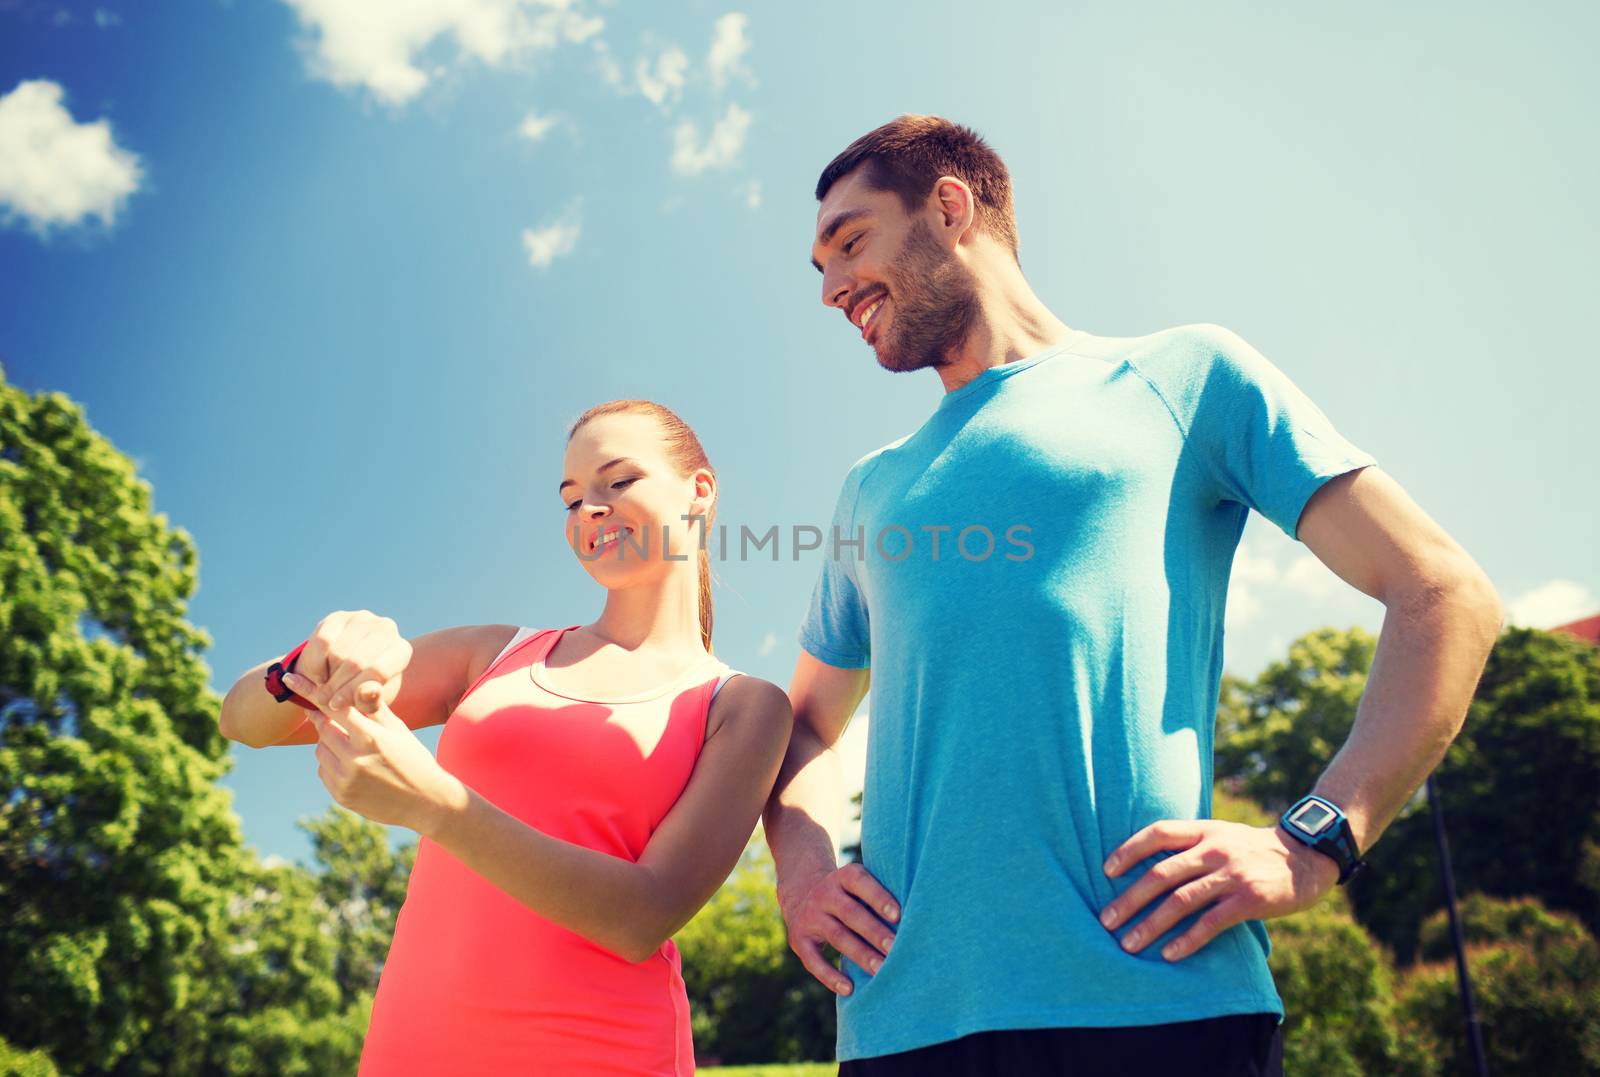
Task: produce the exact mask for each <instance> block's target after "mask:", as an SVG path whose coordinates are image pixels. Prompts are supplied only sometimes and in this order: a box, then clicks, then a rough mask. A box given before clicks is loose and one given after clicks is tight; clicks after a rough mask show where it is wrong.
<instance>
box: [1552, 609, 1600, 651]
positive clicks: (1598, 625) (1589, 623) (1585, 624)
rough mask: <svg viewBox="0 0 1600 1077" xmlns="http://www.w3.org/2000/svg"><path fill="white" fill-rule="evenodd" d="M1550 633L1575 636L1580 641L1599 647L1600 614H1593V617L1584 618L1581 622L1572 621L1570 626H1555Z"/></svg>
mask: <svg viewBox="0 0 1600 1077" xmlns="http://www.w3.org/2000/svg"><path fill="white" fill-rule="evenodd" d="M1550 631H1552V632H1561V633H1564V634H1566V635H1568V636H1577V637H1578V638H1579V639H1581V640H1587V641H1588V642H1590V643H1593V644H1594V645H1595V646H1597V647H1600V613H1597V614H1595V615H1594V616H1593V617H1585V618H1584V619H1583V620H1581V621H1573V622H1572V623H1571V624H1566V625H1557V626H1556V627H1555V628H1552V629H1551V630H1550Z"/></svg>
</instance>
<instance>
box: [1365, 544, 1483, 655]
mask: <svg viewBox="0 0 1600 1077" xmlns="http://www.w3.org/2000/svg"><path fill="white" fill-rule="evenodd" d="M1399 598H1400V601H1399V606H1400V608H1401V609H1402V610H1404V611H1406V612H1408V613H1411V614H1415V615H1421V616H1446V617H1448V618H1449V619H1450V621H1451V622H1452V623H1453V624H1473V625H1476V626H1478V627H1479V628H1480V629H1481V630H1482V633H1483V635H1484V636H1485V637H1486V639H1487V640H1488V642H1489V643H1493V642H1494V640H1495V638H1496V637H1498V636H1499V635H1500V629H1501V628H1502V627H1504V625H1505V606H1504V604H1503V603H1502V602H1501V601H1500V595H1499V592H1497V591H1496V590H1495V586H1494V584H1493V582H1491V581H1490V579H1489V577H1488V575H1487V574H1485V573H1484V571H1483V570H1482V569H1481V568H1479V567H1478V566H1477V564H1476V563H1474V562H1473V561H1472V560H1471V559H1470V558H1466V557H1462V558H1461V559H1460V560H1458V561H1456V562H1455V563H1452V564H1448V565H1437V566H1434V567H1433V568H1432V569H1431V570H1429V571H1426V572H1419V573H1417V574H1415V576H1413V577H1412V578H1411V579H1409V580H1408V581H1407V582H1406V585H1405V586H1404V587H1403V588H1402V589H1401V592H1400V595H1399ZM1390 605H1393V604H1392V603H1391V604H1390Z"/></svg>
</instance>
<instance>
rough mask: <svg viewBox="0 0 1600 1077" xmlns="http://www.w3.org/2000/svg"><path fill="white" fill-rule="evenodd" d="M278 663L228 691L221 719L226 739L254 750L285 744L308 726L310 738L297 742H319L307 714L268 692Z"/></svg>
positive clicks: (258, 669)
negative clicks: (266, 680)
mask: <svg viewBox="0 0 1600 1077" xmlns="http://www.w3.org/2000/svg"><path fill="white" fill-rule="evenodd" d="M274 661H277V659H272V660H271V661H267V662H262V663H261V664H260V665H258V666H256V667H255V668H254V669H251V670H249V671H248V672H246V673H245V674H244V675H243V676H242V677H240V678H239V679H238V680H237V681H235V682H234V684H233V687H232V688H230V689H228V694H227V696H226V697H225V698H224V699H223V700H222V713H221V715H220V717H219V719H218V728H219V729H221V731H222V735H223V736H224V737H227V738H228V739H229V740H236V741H238V742H239V743H241V744H248V745H249V746H250V747H252V748H266V747H270V746H271V745H274V744H282V743H283V742H284V739H285V738H287V737H288V736H289V735H290V734H292V733H294V732H295V730H297V729H299V728H300V727H301V726H305V727H306V731H307V733H306V736H304V737H302V738H299V739H296V740H295V742H294V743H296V744H299V743H312V742H314V741H315V740H316V739H317V737H316V731H315V730H312V729H311V727H310V726H309V725H308V724H307V722H306V713H305V711H303V710H301V709H300V708H299V707H298V706H296V705H295V704H294V703H292V702H290V703H279V702H278V701H277V700H275V699H273V698H272V695H271V693H269V692H268V691H267V689H266V685H265V683H264V681H263V678H265V676H266V673H267V667H268V666H270V665H271V664H272V662H274Z"/></svg>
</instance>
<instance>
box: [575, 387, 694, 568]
mask: <svg viewBox="0 0 1600 1077" xmlns="http://www.w3.org/2000/svg"><path fill="white" fill-rule="evenodd" d="M702 475H703V476H705V478H706V479H707V480H709V479H710V473H709V472H697V473H696V474H695V475H689V476H681V475H679V474H678V473H677V471H676V470H675V469H674V468H673V466H672V463H671V461H670V460H669V459H668V458H667V455H666V444H665V440H664V438H663V437H662V429H661V424H660V423H659V422H657V421H656V419H655V418H653V417H652V416H649V415H643V414H639V413H629V412H623V413H620V414H613V415H602V416H600V417H598V418H595V419H592V420H590V421H589V422H587V423H585V424H584V425H583V426H582V427H581V428H580V429H579V430H578V432H577V433H576V434H574V435H573V437H572V440H571V441H569V442H568V443H567V453H566V461H565V465H564V470H563V472H562V482H561V500H562V503H563V505H564V506H565V509H566V514H565V531H566V540H567V545H568V546H570V547H571V548H572V551H573V553H575V554H577V555H578V560H579V562H580V563H581V564H582V565H583V567H584V570H585V571H586V572H588V573H589V575H591V576H593V577H594V578H595V580H596V582H598V583H600V584H602V585H604V586H607V587H616V586H619V585H621V584H624V583H627V582H631V581H633V580H636V579H638V578H640V576H641V574H650V573H653V572H659V571H661V570H662V569H661V568H660V567H657V566H670V565H671V564H672V563H673V562H671V561H668V560H667V559H666V557H665V556H664V555H665V553H667V552H668V549H670V552H671V553H672V555H673V557H674V559H678V558H682V557H684V556H686V552H692V551H693V550H694V542H695V540H694V538H693V537H692V536H691V529H692V528H693V526H694V525H693V524H692V523H690V522H688V521H685V520H684V517H685V516H686V515H691V514H694V513H697V512H698V513H704V512H705V511H707V509H708V508H709V507H710V504H711V498H710V497H707V496H704V491H705V489H709V488H710V487H706V486H703V487H702V489H701V490H700V491H697V481H696V480H697V478H698V477H700V476H702ZM697 492H698V493H699V494H700V496H699V497H697ZM668 544H670V546H669V545H668ZM691 563H692V562H691Z"/></svg>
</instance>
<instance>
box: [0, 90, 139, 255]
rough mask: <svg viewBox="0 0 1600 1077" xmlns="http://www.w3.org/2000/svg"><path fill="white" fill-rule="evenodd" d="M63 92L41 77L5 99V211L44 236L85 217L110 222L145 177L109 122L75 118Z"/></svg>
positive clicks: (1, 124)
mask: <svg viewBox="0 0 1600 1077" xmlns="http://www.w3.org/2000/svg"><path fill="white" fill-rule="evenodd" d="M63 96H64V95H63V93H62V90H61V87H60V85H58V84H57V83H54V82H49V81H47V80H43V79H37V80H33V81H28V82H22V83H18V85H17V88H16V89H15V90H12V91H11V92H10V93H8V94H6V95H5V96H4V97H0V214H3V216H4V218H5V220H7V221H10V220H13V219H19V218H20V219H21V220H23V221H26V222H27V223H28V224H29V225H30V226H31V227H32V228H33V229H34V230H35V231H37V232H39V233H41V234H43V233H45V232H47V231H48V230H49V229H50V228H51V227H53V226H56V225H64V226H71V225H76V224H80V223H82V222H83V221H84V220H85V219H86V218H88V217H98V218H99V219H100V221H101V223H102V224H105V225H108V226H109V225H111V224H113V223H114V222H115V221H116V217H117V214H118V213H119V212H120V211H121V210H122V206H123V203H124V202H126V201H127V198H128V196H129V195H131V194H133V192H134V191H136V190H138V189H139V181H140V179H141V177H142V175H143V172H142V169H141V168H140V164H139V157H138V155H136V154H134V153H131V152H129V151H128V150H125V149H123V148H122V147H121V146H118V145H117V144H116V142H115V141H114V140H113V139H112V137H111V125H110V124H109V123H108V122H107V121H105V120H103V119H101V120H95V121H94V122H93V123H78V122H77V121H76V120H74V119H73V118H72V114H71V113H69V112H68V111H67V110H66V108H65V107H63V106H62V103H61V102H62V99H63Z"/></svg>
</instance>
